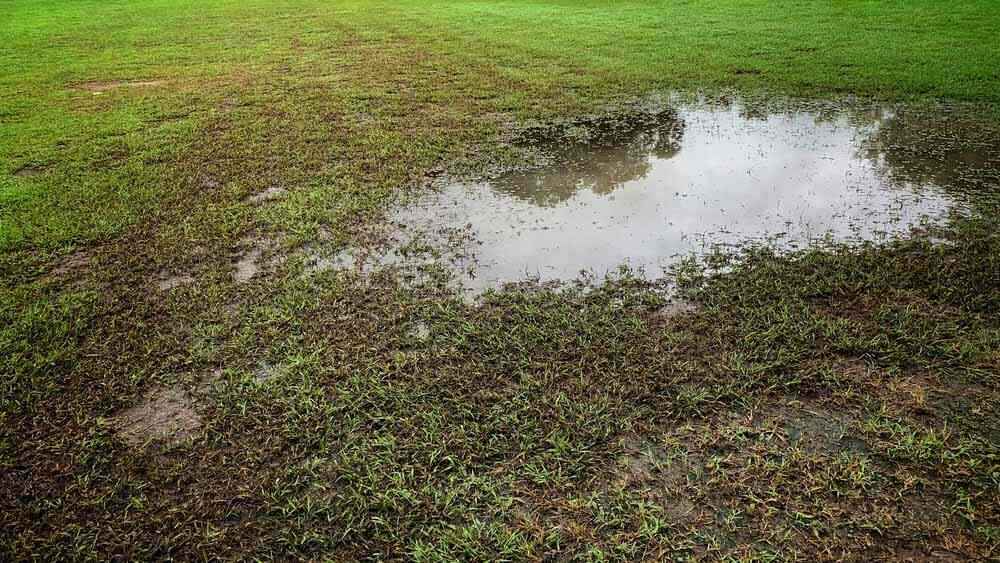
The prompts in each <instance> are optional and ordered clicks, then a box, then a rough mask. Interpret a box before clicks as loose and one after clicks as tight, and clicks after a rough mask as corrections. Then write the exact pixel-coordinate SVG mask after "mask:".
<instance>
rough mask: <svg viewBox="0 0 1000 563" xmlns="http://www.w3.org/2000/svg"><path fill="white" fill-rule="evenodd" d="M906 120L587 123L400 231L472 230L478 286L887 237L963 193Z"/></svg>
mask: <svg viewBox="0 0 1000 563" xmlns="http://www.w3.org/2000/svg"><path fill="white" fill-rule="evenodd" d="M901 123H902V122H901V121H900V120H899V119H898V117H897V115H896V114H895V113H893V112H892V111H888V110H878V109H877V110H871V109H870V108H869V109H868V110H866V111H853V112H847V111H820V110H796V111H782V112H777V113H766V112H765V113H758V114H751V113H750V112H749V110H747V108H746V107H744V106H743V105H741V104H731V105H727V106H723V107H719V106H708V105H696V106H688V107H682V108H681V109H677V110H667V111H659V112H657V113H652V114H646V116H645V118H644V119H641V120H638V121H637V122H636V123H631V124H628V125H619V126H615V127H611V128H608V123H606V122H605V123H601V122H596V121H595V122H593V123H582V124H578V125H575V126H573V127H571V128H568V129H567V130H566V132H565V135H564V136H562V137H558V136H556V137H554V138H549V139H546V141H544V142H542V143H541V144H539V145H538V148H539V150H540V151H541V152H542V153H544V154H545V155H546V156H547V157H548V158H547V161H546V163H545V164H544V165H543V166H537V167H533V168H530V169H524V170H520V171H516V172H510V173H506V174H502V175H499V176H497V177H494V178H491V179H489V180H484V181H475V182H453V183H446V184H443V185H440V186H438V187H437V189H434V190H430V191H428V192H427V193H425V194H424V195H422V196H421V197H419V198H417V199H416V200H415V201H412V202H410V203H409V204H408V205H406V206H404V207H400V208H398V209H396V210H395V211H394V212H393V213H392V214H391V221H392V223H393V224H394V226H395V227H396V228H397V229H398V231H397V232H398V233H399V235H398V236H397V242H398V241H399V240H403V241H412V240H414V238H415V237H429V238H430V239H434V238H435V237H436V238H437V239H438V240H441V235H442V234H450V235H451V240H452V246H454V243H453V241H454V233H464V235H463V236H465V240H466V241H467V242H468V244H465V245H464V248H463V249H462V252H460V253H458V254H457V256H458V258H457V259H453V263H456V264H457V266H458V268H457V270H458V272H459V275H458V277H459V278H461V283H462V284H463V286H464V288H465V289H466V290H468V291H470V292H479V291H482V290H484V289H488V288H496V287H500V286H502V285H503V284H505V283H509V282H517V281H521V280H525V279H534V280H539V281H543V282H544V281H551V280H572V279H575V278H577V277H579V276H580V275H581V273H583V272H587V273H590V274H592V275H597V276H602V275H604V274H606V273H608V272H613V271H615V270H617V269H618V268H619V267H620V266H621V265H628V266H629V267H630V268H632V269H633V270H636V271H640V272H642V273H643V274H644V275H645V276H646V277H647V278H649V279H656V278H659V277H661V276H662V275H664V273H665V272H666V271H667V269H668V268H669V267H670V266H671V265H672V264H675V263H676V262H677V261H678V260H679V259H681V258H683V257H686V256H690V255H692V254H695V255H697V254H704V253H705V252H708V251H710V250H711V249H713V248H716V247H718V246H723V247H734V246H739V245H744V244H747V243H758V244H767V245H771V246H773V247H775V248H777V249H794V248H798V247H803V246H806V245H809V244H813V243H816V242H817V241H834V242H836V241H849V242H853V241H883V240H886V239H887V238H888V237H893V236H901V235H905V234H907V233H908V232H910V231H911V230H912V229H913V228H915V227H918V226H920V225H922V224H925V223H927V222H934V221H940V220H941V219H942V218H943V217H944V216H945V215H946V214H947V212H948V211H949V210H950V209H951V208H953V207H954V206H955V205H956V201H955V199H953V197H952V196H951V195H950V193H949V192H947V191H945V186H942V185H940V184H941V183H942V182H939V181H938V180H940V177H942V176H947V174H946V173H943V172H942V173H938V172H940V170H939V169H940V167H934V166H930V167H928V166H927V162H925V161H924V160H923V157H914V156H913V155H910V154H909V153H905V151H904V152H903V153H900V150H899V149H900V147H899V146H896V144H895V142H894V139H895V138H896V137H897V136H899V135H900V131H901V132H902V135H903V136H904V137H905V136H906V134H907V132H908V131H909V130H908V129H906V127H905V126H903V125H901ZM913 136H914V137H918V136H919V135H913ZM913 140H914V139H910V141H913ZM907 142H909V141H907ZM901 155H902V156H901ZM977 158H978V160H977ZM984 158H986V157H981V155H980V157H976V156H975V155H973V158H972V159H971V161H972V162H980V164H982V163H983V162H985V161H984V160H983V159H984ZM991 165H992V164H991ZM928 170H930V173H926V172H927V171H928ZM941 170H943V169H941ZM948 170H951V169H950V168H949V169H948ZM394 252H397V253H398V246H397V250H390V251H389V253H387V255H390V254H392V253H394ZM384 258H385V256H383V259H384ZM383 263H394V264H398V263H399V260H398V259H390V260H389V261H386V262H383Z"/></svg>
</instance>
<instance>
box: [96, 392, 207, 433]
mask: <svg viewBox="0 0 1000 563" xmlns="http://www.w3.org/2000/svg"><path fill="white" fill-rule="evenodd" d="M111 423H112V426H113V427H114V428H115V429H116V430H117V432H118V435H119V436H121V438H122V439H123V440H125V441H126V442H127V443H128V444H129V445H131V446H133V447H136V446H141V445H143V444H145V443H147V442H150V441H153V440H164V441H167V442H168V443H177V442H180V441H182V440H184V439H186V438H189V437H191V436H192V435H193V434H194V433H195V432H196V431H197V430H198V429H199V428H201V425H202V419H201V416H200V415H199V414H198V413H197V411H195V408H194V400H193V399H192V398H191V396H190V395H189V394H188V393H187V391H185V390H184V389H183V388H181V387H179V386H174V387H166V388H158V389H155V390H154V391H153V392H151V393H150V394H149V395H147V396H146V397H145V398H144V399H143V401H142V402H141V403H140V404H138V405H136V406H134V407H131V408H129V409H125V410H124V411H121V412H120V413H118V414H117V415H115V416H114V417H113V418H112V421H111Z"/></svg>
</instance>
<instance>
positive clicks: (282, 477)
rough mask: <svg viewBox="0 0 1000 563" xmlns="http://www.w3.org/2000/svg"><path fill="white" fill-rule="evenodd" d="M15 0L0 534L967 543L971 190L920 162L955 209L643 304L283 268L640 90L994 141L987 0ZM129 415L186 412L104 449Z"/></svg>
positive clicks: (210, 553)
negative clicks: (937, 221) (445, 175)
mask: <svg viewBox="0 0 1000 563" xmlns="http://www.w3.org/2000/svg"><path fill="white" fill-rule="evenodd" d="M6 8H7V12H9V14H8V15H7V16H6V17H5V18H4V19H5V21H4V23H3V24H2V27H0V34H2V39H3V40H4V44H5V45H6V46H7V47H8V48H6V49H5V50H3V51H2V52H0V63H2V67H0V68H3V69H4V70H3V71H2V72H0V99H2V100H3V104H2V107H0V157H2V158H0V162H2V163H3V165H2V166H3V168H2V169H0V214H2V215H0V249H2V258H0V275H2V276H3V284H2V289H0V326H2V328H0V374H2V379H0V386H2V387H0V391H2V393H0V427H2V429H3V430H2V431H0V468H2V471H0V485H2V486H0V491H2V492H0V507H2V510H0V524H2V526H0V529H2V530H3V532H2V534H0V549H2V550H3V551H2V553H3V557H4V558H10V559H29V558H38V559H66V558H91V559H107V558H109V557H112V556H118V557H122V558H134V559H161V558H166V557H174V558H180V559H195V558H209V557H219V558H263V559H269V558H279V559H285V558H289V557H304V558H316V559H321V558H331V559H357V558H371V559H377V558H382V559H400V558H412V559H419V560H425V561H436V560H454V559H541V558H571V559H590V560H610V559H657V560H662V559H667V558H687V557H693V558H699V557H700V558H708V559H726V558H728V559H741V560H755V559H761V560H767V559H775V558H777V559H838V558H856V559H879V558H894V559H899V558H907V557H909V558H913V559H921V558H925V557H928V556H930V555H931V554H936V555H939V556H940V555H942V554H944V555H948V556H954V557H967V558H974V559H988V558H991V557H996V556H997V550H998V544H1000V513H998V508H997V507H998V506H1000V484H998V480H1000V459H998V455H1000V451H998V445H997V444H998V440H1000V435H998V433H997V431H996V428H997V427H998V425H1000V420H998V415H997V413H1000V405H998V401H1000V394H998V387H997V373H998V369H1000V354H998V352H997V351H998V350H1000V324H998V320H997V315H996V311H997V310H998V309H1000V276H998V272H1000V238H998V237H997V235H996V233H997V232H998V229H997V227H998V224H997V222H998V218H1000V210H998V206H997V205H998V204H997V199H996V195H995V194H996V191H995V190H996V187H997V186H996V185H995V184H990V183H989V182H988V181H987V183H985V184H984V183H982V182H978V183H969V184H966V183H965V181H966V180H967V178H964V177H962V176H942V177H940V178H935V179H936V180H938V181H941V182H946V183H949V185H951V184H954V185H955V186H954V187H956V188H960V189H962V191H965V192H970V191H971V192H972V193H971V195H972V196H973V198H972V201H973V203H972V213H971V214H970V215H969V216H967V217H957V218H956V219H955V220H953V221H952V223H951V224H950V225H948V226H947V227H945V228H942V229H940V230H939V231H936V232H933V233H927V235H928V236H921V237H917V238H915V239H913V240H907V241H900V242H896V243H892V244H890V245H888V246H885V247H863V248H860V249H848V248H839V247H835V248H831V249H825V250H809V251H803V252H801V253H797V254H795V255H792V256H785V257H781V256H774V255H772V254H769V253H767V252H763V251H751V252H749V253H748V254H746V255H744V256H742V257H741V259H740V260H738V261H733V262H731V263H729V264H728V265H729V268H727V269H723V270H722V271H724V272H725V273H723V274H713V275H710V274H709V273H707V272H706V271H705V270H704V264H698V263H695V262H692V263H690V264H687V265H686V266H685V267H684V268H682V269H681V270H680V271H679V272H678V275H677V281H678V283H679V284H680V286H681V288H682V289H683V291H684V294H685V297H686V299H689V300H690V301H692V302H693V303H695V304H696V305H697V308H696V309H694V310H690V311H684V312H681V313H680V314H677V315H673V316H671V315H666V314H664V313H663V311H664V309H663V307H664V306H665V305H666V303H665V302H664V298H663V296H662V295H661V294H660V293H659V292H657V291H655V290H654V289H653V288H650V287H649V286H648V285H647V284H645V283H644V282H642V281H641V280H638V279H635V278H634V277H632V276H630V275H628V274H625V275H623V276H622V277H620V278H619V279H617V280H616V281H614V282H612V283H609V284H608V285H606V286H603V287H602V288H600V289H598V290H595V291H590V292H584V291H572V290H571V291H565V292H553V291H545V290H537V289H527V290H511V291H506V292H501V293H496V294H493V295H490V296H487V297H486V298H485V299H484V301H483V302H482V303H481V304H478V305H476V306H471V305H469V304H467V303H464V302H463V301H461V300H460V299H458V298H456V297H455V296H454V295H452V294H451V293H450V292H448V291H447V289H446V288H445V287H444V286H443V285H441V283H439V282H442V280H441V279H440V276H441V275H443V274H442V272H441V271H436V273H435V274H434V275H432V276H431V277H430V281H429V282H428V283H426V284H424V285H423V286H420V287H417V288H413V287H410V286H405V285H401V284H400V283H399V281H400V280H398V279H395V278H394V277H393V276H392V275H390V274H381V275H377V276H374V277H372V278H365V279H362V278H360V277H358V276H356V275H352V274H350V273H344V272H337V271H323V272H313V271H311V270H309V268H308V264H307V263H306V261H305V260H304V259H303V258H302V251H303V250H304V249H305V248H309V249H314V250H330V251H336V250H337V249H339V248H341V247H342V246H343V245H344V244H346V243H348V242H350V241H355V240H357V239H358V238H359V237H361V236H363V233H364V232H365V227H366V226H367V225H370V224H371V223H373V222H375V221H378V220H379V218H380V213H381V212H382V211H383V210H384V209H385V207H386V205H387V204H388V202H389V201H390V200H391V199H392V198H393V197H395V195H396V194H398V193H400V192H403V191H406V190H413V189H419V188H420V186H421V184H422V180H423V178H424V177H425V175H426V174H428V173H430V172H433V171H434V170H436V169H441V168H442V167H445V168H447V169H448V171H450V172H462V171H469V170H471V171H476V170H481V169H483V168H486V167H490V166H494V165H496V164H498V163H502V162H507V161H509V160H510V159H511V158H514V157H515V156H516V151H513V150H512V149H511V148H510V147H509V146H507V145H505V144H504V138H505V137H506V136H508V134H509V127H511V126H512V125H516V124H518V123H523V122H526V121H528V120H548V119H558V118H563V117H572V116H575V115H579V114H581V113H586V112H588V111H592V110H593V109H594V108H596V107H600V106H602V105H604V104H606V103H609V102H610V103H614V102H615V101H616V100H622V99H632V98H634V97H636V96H639V95H641V94H644V93H647V92H655V91H663V90H667V89H674V88H678V89H682V90H692V89H701V88H704V89H708V90H710V91H718V90H720V89H726V88H735V89H738V90H739V91H743V92H756V93H757V94H758V95H760V93H761V92H764V93H767V92H770V93H774V94H780V95H793V96H829V95H835V94H857V95H861V96H878V97H881V98H888V99H903V98H907V99H910V98H912V99H913V100H912V101H915V102H917V103H921V104H933V103H934V100H935V99H937V98H949V99H956V100H962V101H965V102H969V103H973V104H981V105H982V108H981V112H982V114H983V115H984V116H987V117H988V118H989V119H988V120H987V121H986V122H985V123H984V124H982V125H981V126H980V127H979V128H978V129H976V130H975V132H977V133H978V135H977V136H975V138H974V139H973V140H974V141H975V142H977V143H986V144H989V143H991V142H992V143H994V145H995V139H996V138H997V135H996V125H995V121H990V120H995V118H996V110H995V105H994V104H996V102H997V101H998V100H997V98H996V96H997V94H996V92H997V91H998V89H997V87H996V86H997V84H996V82H997V76H998V68H1000V67H998V65H1000V61H998V60H997V58H996V56H995V55H994V53H993V52H992V51H993V49H992V41H991V40H992V34H993V30H994V29H995V27H996V23H997V21H996V20H997V18H998V15H997V12H996V10H994V9H993V7H992V4H991V3H989V2H962V3H953V2H952V3H945V2H907V3H885V2H867V3H862V2H850V3H813V2H797V3H783V4H782V6H781V7H780V9H779V8H776V7H774V6H773V5H770V4H769V3H764V2H749V1H748V2H735V1H732V2H712V3H707V2H705V3H703V2H683V3H681V2H668V3H658V2H642V3H639V2H635V3H632V2H629V3H605V2H564V3H541V2H449V3H444V2H441V3H423V2H421V3H418V2H392V3H375V2H347V3H336V4H330V3H326V2H310V1H295V2H292V1H286V2H266V3H259V2H209V3H205V2H199V3H178V2H145V3H142V4H135V3H115V2H74V3H65V2H20V1H15V2H10V3H8V5H7V6H6ZM962 131H969V129H968V128H963V129H962ZM959 141H961V139H959ZM959 145H961V143H959ZM919 172H920V171H919V170H917V171H915V172H914V173H919ZM987 177H989V176H987ZM265 190H274V191H273V193H275V194H277V195H276V197H274V198H273V199H268V200H265V201H252V200H250V199H248V198H249V196H252V195H254V194H260V193H262V192H265ZM929 235H933V237H930V236H929ZM937 239H942V240H941V241H938V240H937ZM932 241H934V242H932ZM255 252H259V254H260V256H259V258H258V259H257V260H249V259H248V256H249V257H254V256H256V254H255ZM729 261H730V257H725V256H719V257H717V258H716V262H729ZM248 262H249V263H254V264H257V265H259V266H260V268H261V271H260V272H259V273H258V274H257V275H256V276H253V277H251V278H250V279H249V281H246V282H243V283H239V282H237V281H234V279H233V277H232V275H231V273H232V270H233V267H234V266H233V265H234V263H248ZM714 265H716V266H717V265H720V264H714ZM161 284H163V285H161ZM164 389H166V390H170V391H171V392H174V393H175V394H174V395H171V396H176V397H181V399H179V402H180V404H177V403H164V402H163V401H159V402H158V400H157V399H156V398H157V397H161V396H163V395H162V393H159V394H158V391H160V390H164ZM137 405H138V406H143V405H147V406H148V405H152V406H153V408H152V411H153V412H157V409H159V411H160V412H166V411H168V410H169V411H170V412H174V413H175V414H176V415H177V416H175V417H174V418H170V417H167V419H166V421H165V422H164V421H163V420H160V421H159V422H158V424H160V425H161V426H162V425H164V424H165V425H167V426H169V425H170V424H171V423H172V422H176V420H177V419H183V420H185V421H187V422H191V421H196V423H195V424H192V426H191V427H189V428H188V430H187V431H186V432H185V433H183V434H180V433H179V434H178V435H177V436H175V437H173V438H163V437H156V436H158V435H156V434H149V436H150V438H149V439H147V440H142V439H140V440H127V439H126V438H125V436H127V435H129V433H130V432H135V431H136V428H134V427H130V428H128V429H123V427H122V424H123V423H122V416H121V413H122V411H123V410H124V409H128V408H129V407H134V406H137ZM154 422H156V421H151V426H152V425H153V423H154ZM139 430H142V429H139ZM138 434H139V435H140V436H141V435H142V432H141V431H140V432H138Z"/></svg>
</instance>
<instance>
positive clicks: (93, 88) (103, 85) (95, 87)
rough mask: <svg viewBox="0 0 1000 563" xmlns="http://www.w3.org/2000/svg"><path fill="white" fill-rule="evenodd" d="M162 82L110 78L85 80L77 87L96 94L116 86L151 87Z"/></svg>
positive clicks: (163, 81) (162, 82) (116, 87)
mask: <svg viewBox="0 0 1000 563" xmlns="http://www.w3.org/2000/svg"><path fill="white" fill-rule="evenodd" d="M164 84H166V81H165V80H110V81H93V82H85V83H83V84H81V85H79V86H78V88H79V89H80V90H86V91H87V92H90V93H92V94H95V95H97V94H103V93H104V92H108V91H110V90H115V89H118V88H153V87H156V86H162V85H164Z"/></svg>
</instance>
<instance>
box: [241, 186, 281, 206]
mask: <svg viewBox="0 0 1000 563" xmlns="http://www.w3.org/2000/svg"><path fill="white" fill-rule="evenodd" d="M285 192H286V190H285V189H284V188H280V187H278V186H271V187H270V188H267V189H266V190H264V191H262V192H259V193H256V194H253V195H251V196H250V197H248V198H247V201H249V202H250V203H263V202H265V201H270V200H272V199H280V198H281V197H283V196H284V195H285Z"/></svg>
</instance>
